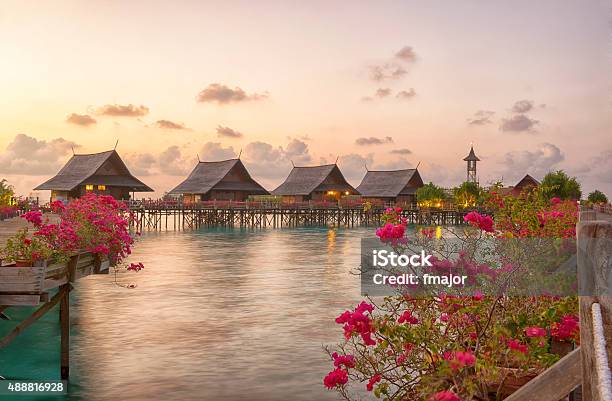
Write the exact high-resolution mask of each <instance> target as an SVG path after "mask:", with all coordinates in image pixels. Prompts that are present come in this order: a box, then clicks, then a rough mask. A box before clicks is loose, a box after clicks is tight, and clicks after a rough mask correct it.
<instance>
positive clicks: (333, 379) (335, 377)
mask: <svg viewBox="0 0 612 401" xmlns="http://www.w3.org/2000/svg"><path fill="white" fill-rule="evenodd" d="M347 382H348V371H347V370H344V369H341V368H336V369H334V370H332V371H331V372H329V373H328V374H327V376H325V378H323V384H324V385H325V387H327V388H328V389H330V390H331V389H333V388H334V387H336V386H343V385H345V384H346V383H347Z"/></svg>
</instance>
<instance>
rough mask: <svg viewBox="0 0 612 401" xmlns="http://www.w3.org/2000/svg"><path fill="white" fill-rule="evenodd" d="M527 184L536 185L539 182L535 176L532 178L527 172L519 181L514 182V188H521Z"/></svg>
mask: <svg viewBox="0 0 612 401" xmlns="http://www.w3.org/2000/svg"><path fill="white" fill-rule="evenodd" d="M528 185H531V186H534V187H537V186H538V185H540V182H539V181H538V180H536V179H535V178H533V177H532V176H530V175H529V174H525V176H524V177H523V178H521V180H520V181H519V182H517V183H516V185H515V186H514V188H522V187H525V186H528Z"/></svg>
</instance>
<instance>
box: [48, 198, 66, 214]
mask: <svg viewBox="0 0 612 401" xmlns="http://www.w3.org/2000/svg"><path fill="white" fill-rule="evenodd" d="M49 206H50V207H51V210H52V211H53V212H55V213H59V212H63V211H64V210H66V207H65V206H64V203H63V202H62V201H60V200H56V201H53V202H51V204H50V205H49Z"/></svg>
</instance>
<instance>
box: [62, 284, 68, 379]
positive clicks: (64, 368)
mask: <svg viewBox="0 0 612 401" xmlns="http://www.w3.org/2000/svg"><path fill="white" fill-rule="evenodd" d="M62 287H66V290H65V291H64V295H63V297H62V299H61V301H60V311H59V314H60V328H61V334H60V335H61V343H60V350H61V353H60V376H61V378H62V380H68V379H69V377H70V296H69V294H70V292H69V291H70V283H68V284H64V285H63V286H62ZM60 291H61V290H60Z"/></svg>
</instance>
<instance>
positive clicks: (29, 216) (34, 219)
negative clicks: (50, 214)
mask: <svg viewBox="0 0 612 401" xmlns="http://www.w3.org/2000/svg"><path fill="white" fill-rule="evenodd" d="M21 217H22V218H24V219H26V220H27V221H28V222H29V223H32V224H34V225H35V226H36V227H40V226H41V225H42V212H39V211H38V210H34V211H30V212H26V213H25V214H23V215H21Z"/></svg>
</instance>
